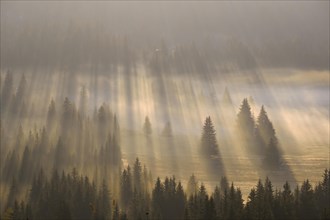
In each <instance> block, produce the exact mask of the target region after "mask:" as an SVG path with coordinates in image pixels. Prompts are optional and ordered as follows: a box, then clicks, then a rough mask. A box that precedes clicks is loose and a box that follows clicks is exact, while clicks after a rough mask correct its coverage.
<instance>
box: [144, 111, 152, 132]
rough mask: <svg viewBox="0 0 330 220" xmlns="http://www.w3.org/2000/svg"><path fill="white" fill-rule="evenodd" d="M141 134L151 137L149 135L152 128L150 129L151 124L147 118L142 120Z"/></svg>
mask: <svg viewBox="0 0 330 220" xmlns="http://www.w3.org/2000/svg"><path fill="white" fill-rule="evenodd" d="M143 132H144V134H145V135H151V133H152V127H151V123H150V120H149V117H148V116H146V118H145V120H144V124H143Z"/></svg>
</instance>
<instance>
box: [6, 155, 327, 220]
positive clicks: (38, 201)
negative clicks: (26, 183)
mask: <svg viewBox="0 0 330 220" xmlns="http://www.w3.org/2000/svg"><path fill="white" fill-rule="evenodd" d="M329 178H330V171H328V170H325V171H324V174H323V179H322V180H321V181H320V182H319V183H318V184H317V185H316V186H315V187H312V186H311V184H310V182H309V181H308V179H307V180H305V181H304V182H303V183H302V184H301V186H298V185H297V186H296V188H294V189H291V187H290V185H289V183H288V182H286V183H285V184H284V185H283V188H282V189H277V188H275V189H274V187H273V185H272V183H271V180H270V179H269V178H266V179H265V181H264V182H262V181H261V180H259V181H258V183H257V185H256V186H255V187H254V188H252V189H251V191H250V194H249V196H248V199H247V201H246V203H244V200H243V199H242V194H241V191H240V189H239V188H237V187H235V186H234V184H233V183H231V184H229V183H228V180H227V179H226V178H225V177H223V178H222V179H221V181H220V184H219V185H217V186H216V187H215V189H214V190H213V191H212V192H211V193H208V192H207V190H206V188H205V186H204V184H203V183H201V184H199V183H198V181H197V179H196V177H195V176H194V175H192V176H191V177H190V180H189V182H188V184H187V188H186V190H184V188H183V186H182V184H181V182H180V181H179V182H177V181H176V179H175V177H170V178H168V177H166V178H165V179H164V180H163V181H162V180H161V179H160V178H157V180H156V182H155V183H154V186H153V187H152V190H151V191H149V184H151V182H152V181H150V180H151V179H149V177H148V175H147V174H146V173H145V172H144V171H142V169H141V164H140V162H139V160H138V159H137V160H136V162H135V164H134V168H133V172H132V173H131V171H130V167H129V166H128V167H127V168H126V169H124V170H123V172H122V174H121V181H120V183H121V185H120V189H121V197H120V198H118V197H115V196H113V194H112V192H111V191H110V190H109V188H108V186H107V184H106V182H105V181H103V182H102V184H100V185H99V186H97V185H96V184H95V182H93V181H92V182H91V181H90V179H89V178H88V177H87V176H82V175H79V174H78V173H77V171H76V170H75V169H73V170H72V172H70V173H65V172H62V173H58V172H57V171H56V170H54V171H53V172H52V174H51V175H50V177H47V175H45V174H44V173H43V171H42V170H41V171H40V172H39V174H38V175H35V177H34V179H33V183H32V185H31V186H30V190H29V196H28V200H27V201H20V202H19V201H18V200H15V199H14V197H13V198H12V202H11V204H10V205H8V206H7V208H6V210H5V212H4V213H1V214H2V216H1V219H18V220H23V219H24V220H25V219H109V220H110V219H112V220H119V219H122V220H123V219H205V220H213V219H214V220H216V219H237V220H239V219H247V220H248V219H251V220H254V219H255V220H257V219H267V220H270V219H288V220H294V219H306V220H316V219H330V198H329V195H330V194H329V193H330V192H329V188H330V180H329ZM11 190H14V188H12V189H11Z"/></svg>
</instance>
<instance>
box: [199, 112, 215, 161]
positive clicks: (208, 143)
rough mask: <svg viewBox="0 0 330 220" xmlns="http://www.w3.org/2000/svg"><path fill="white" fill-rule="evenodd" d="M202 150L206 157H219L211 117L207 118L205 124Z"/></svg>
mask: <svg viewBox="0 0 330 220" xmlns="http://www.w3.org/2000/svg"><path fill="white" fill-rule="evenodd" d="M201 148H202V153H203V154H204V155H207V156H216V157H218V156H219V149H218V143H217V139H216V133H215V129H214V126H213V123H212V120H211V117H210V116H209V117H207V118H206V119H205V122H204V126H203V132H202V140H201Z"/></svg>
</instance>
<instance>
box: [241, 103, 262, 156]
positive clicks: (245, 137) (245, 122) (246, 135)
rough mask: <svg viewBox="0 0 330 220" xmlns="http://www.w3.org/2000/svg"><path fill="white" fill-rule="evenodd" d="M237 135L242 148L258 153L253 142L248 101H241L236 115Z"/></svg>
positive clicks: (251, 118) (252, 120)
mask: <svg viewBox="0 0 330 220" xmlns="http://www.w3.org/2000/svg"><path fill="white" fill-rule="evenodd" d="M237 133H238V135H239V137H240V140H241V142H242V144H243V146H245V147H246V149H247V151H249V152H251V153H258V150H259V149H257V146H256V144H255V143H256V142H255V122H254V119H253V116H252V112H251V107H250V105H249V103H248V100H247V99H246V98H245V99H243V102H242V105H241V107H240V110H239V112H238V114H237Z"/></svg>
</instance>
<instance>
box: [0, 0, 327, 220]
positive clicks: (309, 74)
mask: <svg viewBox="0 0 330 220" xmlns="http://www.w3.org/2000/svg"><path fill="white" fill-rule="evenodd" d="M0 36H1V42H0V46H1V58H0V61H1V68H0V71H1V75H0V76H1V90H0V91H1V181H0V185H1V213H4V214H3V216H7V215H8V214H6V213H10V211H8V210H9V209H8V208H10V207H13V206H14V200H15V199H17V200H18V201H20V200H24V201H26V202H29V204H30V205H32V213H33V215H34V216H39V217H40V216H41V217H45V216H43V215H42V214H40V213H39V212H37V211H36V212H35V211H34V209H35V207H36V204H37V203H33V201H34V200H33V199H34V197H33V195H34V194H31V193H29V192H30V191H31V184H32V186H33V184H34V183H35V182H36V181H37V180H36V178H37V176H38V175H39V174H38V173H39V172H40V170H41V169H42V170H43V172H44V173H45V176H46V177H48V178H53V179H54V175H55V174H52V172H53V171H54V170H57V171H58V172H59V173H60V175H61V172H62V171H65V172H67V173H69V172H70V171H71V170H72V169H73V168H74V169H75V172H77V171H78V172H79V173H80V174H81V175H86V176H87V177H88V178H89V179H90V180H91V181H93V184H94V183H95V185H96V187H98V189H99V187H100V189H102V187H104V183H106V184H107V185H108V186H109V191H110V194H111V198H112V199H114V200H116V201H117V202H118V204H119V209H120V210H121V211H122V212H123V213H127V215H128V218H129V219H130V218H137V217H136V216H135V214H136V213H135V211H132V207H131V206H130V205H128V204H130V203H129V202H127V201H130V199H132V198H131V197H129V196H127V195H126V194H125V193H124V192H123V188H122V187H123V181H124V180H123V179H124V178H125V175H126V174H127V173H129V168H128V167H127V166H128V165H129V166H130V167H133V169H132V171H133V174H134V175H135V176H134V175H133V177H134V178H133V180H132V182H133V183H132V184H133V185H134V187H133V186H132V189H133V188H134V190H136V192H137V193H141V195H142V194H143V196H145V197H143V199H141V201H142V200H143V201H144V202H143V205H144V206H143V208H141V207H139V209H141V210H142V209H143V210H144V209H147V210H151V216H152V218H158V217H156V214H155V213H156V211H155V208H154V207H153V205H152V202H151V201H153V200H152V199H153V198H154V191H153V187H154V186H155V182H156V178H157V177H160V178H161V179H162V180H164V179H165V177H166V176H168V177H171V176H173V175H174V176H175V178H176V179H177V180H179V181H180V182H181V183H182V185H183V188H184V190H185V191H186V192H187V193H188V194H187V198H186V199H188V196H189V187H191V181H190V180H189V177H190V176H191V175H192V174H194V175H195V176H196V178H197V179H198V181H199V183H203V184H204V185H205V187H206V189H207V191H208V192H209V193H210V195H211V192H212V191H213V190H214V188H215V186H217V185H219V183H220V180H221V178H222V177H224V176H226V177H227V178H228V180H229V182H234V183H235V186H238V187H239V189H240V190H241V192H242V198H243V200H244V204H246V202H249V201H250V200H251V199H250V197H249V199H248V196H249V193H250V190H251V188H252V187H254V186H255V184H256V183H257V181H258V179H264V178H266V177H269V178H270V179H271V181H272V184H273V186H274V188H276V189H277V188H278V189H280V188H281V187H282V186H283V184H284V183H285V181H288V182H289V183H290V185H291V187H292V189H294V187H295V186H296V185H298V186H299V187H300V186H301V184H304V183H305V182H304V180H306V179H307V178H308V179H309V180H310V182H311V183H312V184H313V186H315V185H316V184H317V183H318V182H319V181H320V178H321V176H322V172H323V170H324V169H326V168H328V169H329V161H330V158H329V146H330V143H329V136H330V130H329V122H330V121H329V107H330V103H329V99H330V94H329V84H330V81H329V59H330V57H329V2H328V1H303V2H293V1H292V2H291V1H280V2H275V1H268V2H261V1H247V2H242V1H234V2H229V1H219V2H208V1H206V2H197V1H192V2H190V1H183V2H173V1H160V2H150V1H142V2H130V1H125V2H116V1H110V2H105V1H48V2H41V1H1V35H0ZM208 117H210V118H209V120H210V121H208ZM136 158H139V161H141V165H140V166H141V172H140V174H139V175H142V176H143V178H142V177H141V180H140V177H139V175H138V174H136V172H137V173H139V172H138V170H139V166H138V165H137V164H138V163H137V160H136ZM144 165H145V168H143V166H144ZM124 172H125V175H124ZM126 172H127V173H126ZM149 174H150V175H149ZM74 175H76V174H75V173H74V172H73V174H72V176H73V177H72V178H74ZM127 175H128V174H127ZM39 176H40V175H39ZM55 176H56V175H55ZM63 176H64V177H63ZM38 178H39V177H38ZM61 178H63V181H65V175H64V173H63V174H62V177H61ZM67 178H68V179H70V174H69V176H68V177H67ZM53 179H52V181H53ZM55 179H56V178H55ZM49 181H50V180H49ZM68 181H69V180H68ZM221 181H222V180H221ZM69 182H70V181H69ZM14 183H15V184H14ZM164 184H165V183H164ZM87 185H88V184H87ZM156 185H157V184H156ZM220 185H222V182H221V184H220ZM14 186H15V187H14ZM46 186H47V184H46V183H45V189H47V187H46ZM228 186H229V185H228ZM135 187H136V188H135ZM155 187H156V186H155ZM124 188H125V187H124ZM228 189H229V188H228ZM315 190H316V189H315ZM134 193H135V191H134ZM139 195H140V194H139ZM141 195H140V196H141ZM32 197H33V198H32ZM137 200H139V199H137ZM31 201H32V202H31ZM132 201H133V199H132ZM134 201H135V200H134ZM87 204H88V203H87ZM117 208H118V207H117ZM36 210H39V209H38V208H36ZM72 213H73V212H72ZM134 213H135V214H134ZM72 215H74V216H75V214H72ZM134 216H135V217H134ZM94 217H95V216H94ZM95 218H96V219H97V217H95ZM112 218H113V219H114V217H109V218H108V219H112ZM163 218H165V217H163Z"/></svg>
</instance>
